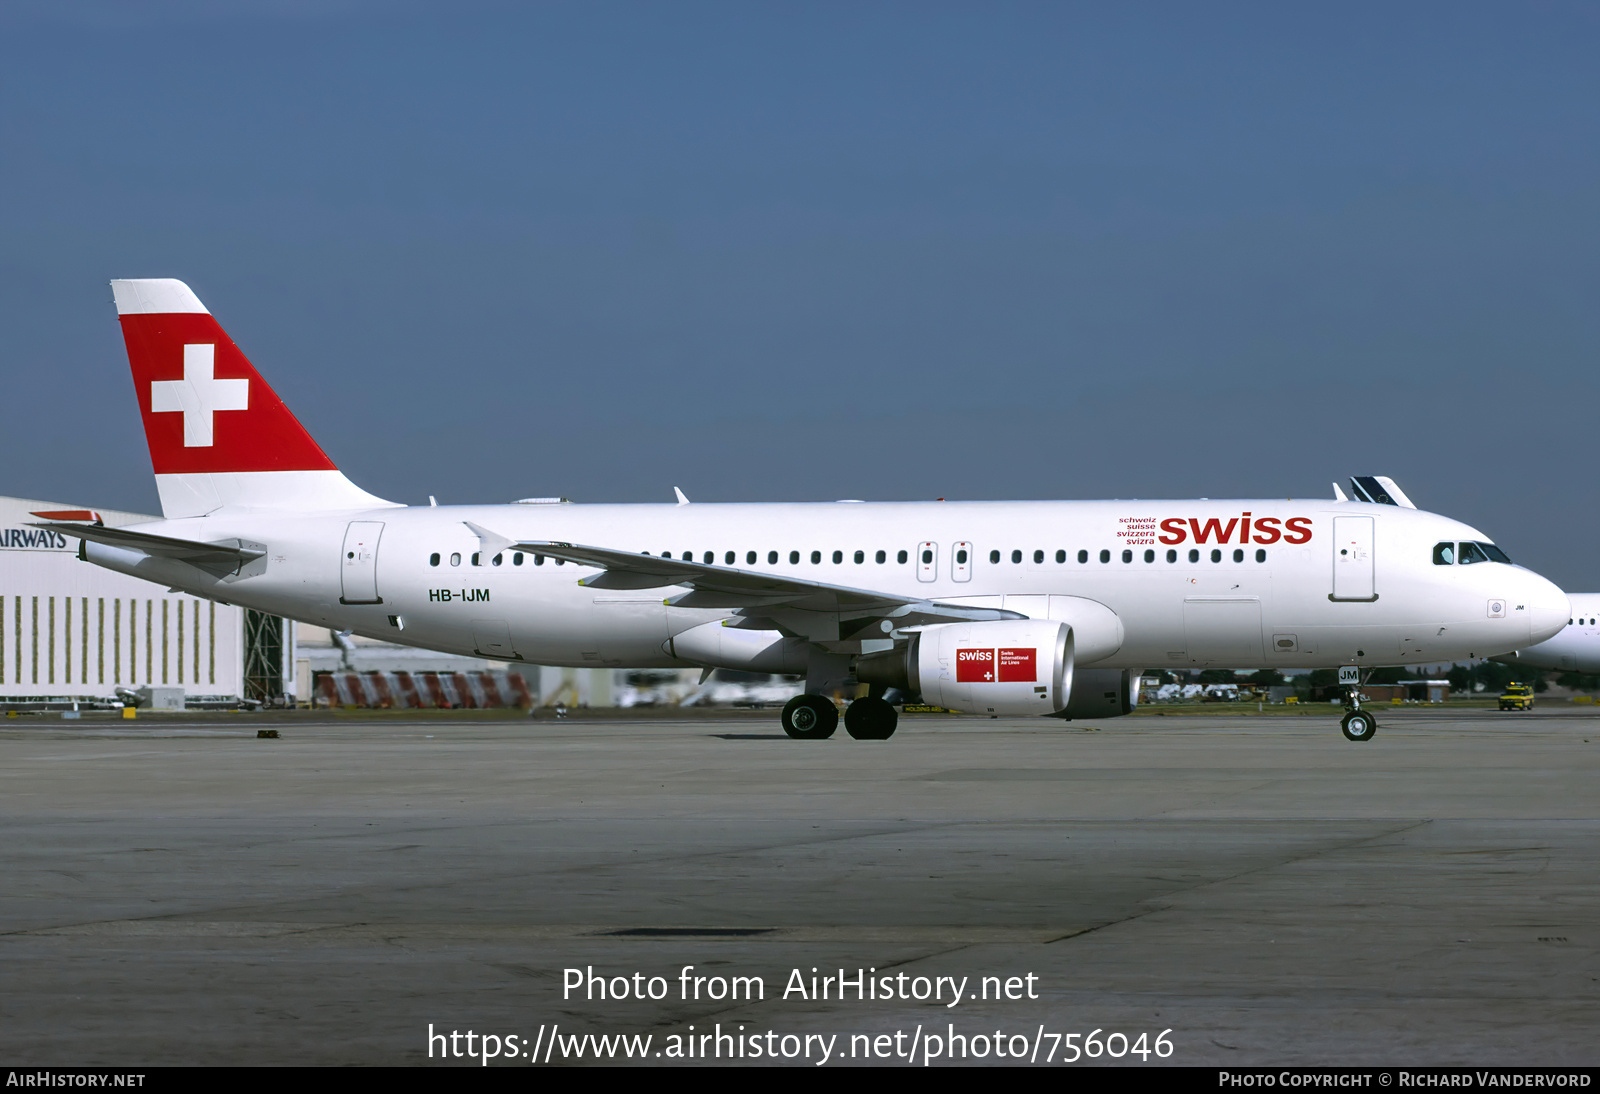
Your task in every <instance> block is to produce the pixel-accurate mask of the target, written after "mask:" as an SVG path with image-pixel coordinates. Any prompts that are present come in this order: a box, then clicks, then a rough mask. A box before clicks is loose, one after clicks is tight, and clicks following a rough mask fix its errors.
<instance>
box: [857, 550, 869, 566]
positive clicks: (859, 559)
mask: <svg viewBox="0 0 1600 1094" xmlns="http://www.w3.org/2000/svg"><path fill="white" fill-rule="evenodd" d="M865 561H867V556H866V553H865V552H863V551H857V552H856V565H857V566H859V565H861V564H862V563H863V562H865Z"/></svg>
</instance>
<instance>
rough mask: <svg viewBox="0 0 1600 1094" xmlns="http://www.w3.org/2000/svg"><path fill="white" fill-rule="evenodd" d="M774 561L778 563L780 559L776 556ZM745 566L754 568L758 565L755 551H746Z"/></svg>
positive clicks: (773, 558)
mask: <svg viewBox="0 0 1600 1094" xmlns="http://www.w3.org/2000/svg"><path fill="white" fill-rule="evenodd" d="M772 561H774V562H776V561H778V557H777V556H776V555H774V556H773V557H772ZM744 564H745V565H746V566H754V565H755V564H756V553H755V552H754V551H746V552H745V553H744Z"/></svg>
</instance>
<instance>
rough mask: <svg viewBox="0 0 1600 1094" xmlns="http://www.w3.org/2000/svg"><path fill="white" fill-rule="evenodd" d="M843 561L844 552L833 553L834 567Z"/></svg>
mask: <svg viewBox="0 0 1600 1094" xmlns="http://www.w3.org/2000/svg"><path fill="white" fill-rule="evenodd" d="M843 561H844V552H843V551H835V552H833V564H834V565H835V566H837V565H839V563H841V562H843Z"/></svg>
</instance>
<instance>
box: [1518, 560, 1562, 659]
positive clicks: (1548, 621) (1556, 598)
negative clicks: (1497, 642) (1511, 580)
mask: <svg viewBox="0 0 1600 1094" xmlns="http://www.w3.org/2000/svg"><path fill="white" fill-rule="evenodd" d="M1528 579H1529V580H1528V583H1527V588H1526V589H1525V590H1524V591H1523V594H1522V595H1523V603H1524V604H1526V605H1527V606H1528V607H1527V611H1528V641H1529V642H1530V643H1531V644H1534V645H1537V644H1538V643H1540V642H1543V641H1544V640H1545V639H1547V638H1554V637H1555V636H1556V635H1558V634H1560V633H1561V631H1562V629H1563V628H1565V627H1566V625H1567V620H1568V619H1569V618H1570V617H1571V615H1572V605H1571V604H1570V603H1569V602H1568V600H1567V594H1566V593H1564V592H1562V591H1561V590H1560V588H1558V587H1557V586H1556V584H1555V583H1554V582H1552V581H1547V580H1546V579H1544V578H1542V577H1540V576H1539V575H1538V574H1535V573H1530V574H1528Z"/></svg>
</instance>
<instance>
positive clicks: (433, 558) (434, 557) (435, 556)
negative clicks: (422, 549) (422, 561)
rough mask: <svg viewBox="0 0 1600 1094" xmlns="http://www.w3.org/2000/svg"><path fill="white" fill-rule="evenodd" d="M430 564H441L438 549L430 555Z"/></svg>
mask: <svg viewBox="0 0 1600 1094" xmlns="http://www.w3.org/2000/svg"><path fill="white" fill-rule="evenodd" d="M428 565H429V566H437V565H439V552H438V551H435V552H433V554H431V555H429V556H428Z"/></svg>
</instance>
